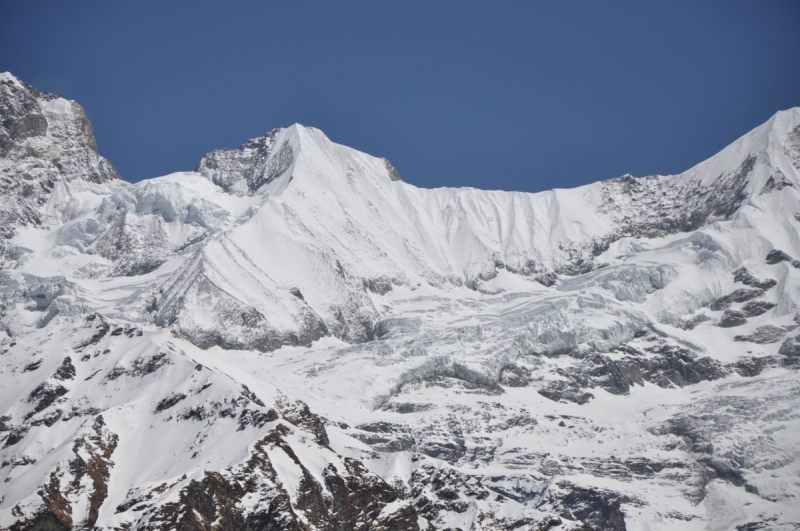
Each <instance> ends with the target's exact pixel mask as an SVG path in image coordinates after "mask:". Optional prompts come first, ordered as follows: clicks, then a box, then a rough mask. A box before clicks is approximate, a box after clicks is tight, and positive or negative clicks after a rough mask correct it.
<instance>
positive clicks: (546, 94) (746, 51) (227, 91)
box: [0, 0, 800, 191]
mask: <svg viewBox="0 0 800 531" xmlns="http://www.w3.org/2000/svg"><path fill="white" fill-rule="evenodd" d="M799 24H800V2H797V1H795V0H787V1H780V0H773V1H769V2H755V1H752V2H740V1H733V0H726V1H719V2H718V1H710V0H709V1H703V2H696V1H677V0H671V1H669V2H644V1H637V2H616V1H609V2H590V1H583V2H572V1H564V2H554V1H552V2H551V1H540V2H533V1H530V2H515V1H510V0H509V1H504V2H488V1H487V2H471V1H458V2H456V1H447V0H437V1H436V2H417V1H404V2H366V1H365V2H350V1H341V2H339V1H337V2H308V1H294V2H286V1H283V2H245V1H236V2H234V1H195V2H182V1H177V0H172V1H169V2H103V3H100V2H81V1H74V2H41V1H35V0H29V1H25V2H10V1H6V2H2V4H0V71H3V70H9V71H11V72H12V73H13V74H15V75H17V76H18V77H20V78H21V79H23V80H24V81H26V82H28V83H30V84H32V85H34V86H36V87H37V88H39V89H41V90H46V91H49V92H54V93H56V94H59V95H61V96H64V97H67V98H70V99H75V100H77V101H78V102H79V103H81V104H82V105H83V106H84V107H85V108H86V109H87V112H88V114H89V117H90V119H91V120H92V122H93V123H94V126H95V133H96V136H97V140H98V144H99V147H100V151H101V153H102V154H103V155H105V156H106V157H107V158H109V159H110V160H111V161H112V162H113V163H114V164H115V165H116V166H117V168H118V169H119V170H120V173H121V174H122V175H123V177H124V178H126V179H128V180H131V181H138V180H140V179H143V178H150V177H155V176H158V175H163V174H166V173H170V172H173V171H180V170H190V169H193V168H194V167H195V165H196V164H197V161H198V160H199V159H200V157H201V156H202V155H203V154H204V153H206V152H207V151H210V150H212V149H215V148H224V147H236V146H238V145H240V144H242V143H243V142H244V141H245V140H247V139H248V138H251V137H255V136H259V135H261V134H263V133H264V132H266V131H268V130H270V129H272V128H275V127H283V126H288V125H290V124H292V123H294V122H300V123H302V124H304V125H310V126H315V127H319V128H320V129H322V130H324V131H325V132H326V133H327V134H328V136H329V137H330V138H332V139H333V140H334V141H336V142H339V143H342V144H346V145H349V146H352V147H354V148H357V149H360V150H362V151H366V152H368V153H371V154H373V155H378V156H385V157H387V158H389V159H390V160H391V161H392V163H393V164H394V165H395V166H396V167H397V168H398V170H399V171H400V173H401V175H402V176H403V178H404V179H405V180H406V181H408V182H411V183H413V184H416V185H419V186H425V187H435V186H474V187H478V188H487V189H505V190H523V191H539V190H545V189H550V188H554V187H571V186H577V185H580V184H585V183H588V182H592V181H596V180H600V179H607V178H611V177H616V176H619V175H622V174H624V173H632V174H634V175H637V176H643V175H649V174H653V173H661V174H667V173H676V172H680V171H683V170H685V169H688V168H689V167H690V166H692V165H694V164H696V163H697V162H700V161H701V160H703V159H705V158H707V157H709V156H711V155H713V154H714V153H716V152H717V151H719V150H720V149H721V148H723V147H724V146H725V145H727V144H728V143H730V142H731V141H733V140H735V139H736V138H737V137H739V136H740V135H742V134H744V133H746V132H747V131H748V130H750V129H752V128H753V127H755V126H757V125H759V124H760V123H762V122H764V121H766V120H767V119H768V118H769V117H770V116H771V115H772V114H773V113H774V112H776V111H778V110H780V109H785V108H789V107H793V106H797V105H800V31H799V30H798V25H799Z"/></svg>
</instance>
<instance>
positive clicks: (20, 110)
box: [0, 73, 119, 251]
mask: <svg viewBox="0 0 800 531" xmlns="http://www.w3.org/2000/svg"><path fill="white" fill-rule="evenodd" d="M0 159H2V161H3V164H2V165H0V237H1V238H0V246H4V245H5V242H4V241H3V240H8V239H9V238H11V237H12V236H13V235H14V234H15V231H16V228H17V227H20V226H40V225H41V224H42V223H43V222H45V221H46V218H47V217H48V212H46V211H45V209H44V207H45V206H46V205H47V203H48V202H49V201H50V199H51V196H52V195H53V193H54V190H56V189H57V188H60V189H65V188H69V184H70V183H73V182H74V181H76V180H77V181H80V183H76V185H77V188H79V189H80V188H92V187H98V186H102V185H104V184H106V183H108V182H110V181H114V180H118V179H119V175H118V174H117V170H116V169H114V166H112V165H111V163H110V162H108V161H107V160H106V159H104V158H103V157H101V156H100V155H99V154H98V153H97V143H96V142H95V139H94V134H93V129H92V124H91V122H89V119H88V118H87V117H86V113H85V112H84V110H83V108H82V107H81V106H80V105H78V104H77V103H75V102H74V101H67V100H65V99H62V98H59V97H58V96H55V95H53V94H47V93H45V92H39V91H38V90H36V89H35V88H33V87H31V86H30V85H27V84H25V83H23V82H21V81H19V80H18V79H17V78H15V77H14V76H12V75H10V74H8V73H3V74H0ZM56 193H57V194H58V192H56ZM62 193H63V192H62ZM59 195H60V194H59ZM70 206H72V208H70ZM63 207H66V208H63V209H61V211H60V212H59V213H58V214H59V215H60V217H61V218H62V221H63V220H65V219H69V217H70V216H71V215H73V214H75V212H74V209H75V208H77V207H78V205H74V204H73V205H69V204H67V205H63ZM4 250H5V247H0V251H4Z"/></svg>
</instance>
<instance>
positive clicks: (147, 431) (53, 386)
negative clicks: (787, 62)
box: [0, 73, 800, 531]
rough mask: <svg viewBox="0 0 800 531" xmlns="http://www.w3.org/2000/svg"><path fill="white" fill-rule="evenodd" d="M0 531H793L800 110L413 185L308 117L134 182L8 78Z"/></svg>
mask: <svg viewBox="0 0 800 531" xmlns="http://www.w3.org/2000/svg"><path fill="white" fill-rule="evenodd" d="M0 157H2V158H0V173H2V174H1V175H0V187H2V188H1V189H0V234H1V236H0V251H1V252H2V257H0V267H2V269H0V386H2V393H0V436H1V437H2V439H1V440H0V444H2V445H3V446H2V449H0V461H2V465H1V466H0V478H2V483H0V528H3V529H6V528H7V529H13V530H34V529H36V530H45V529H47V530H69V529H90V528H91V529H109V530H110V529H120V530H122V529H130V530H133V529H181V530H190V529H191V530H194V529H198V530H200V529H202V530H210V529H226V530H238V529H250V530H253V531H255V530H259V531H261V530H268V529H287V530H290V529H291V530H312V529H319V530H350V529H361V530H367V529H370V530H373V529H374V530H387V531H388V530H416V529H461V530H468V529H474V530H501V529H502V530H505V529H519V530H525V529H528V530H544V529H551V528H557V529H578V528H584V529H612V530H621V529H629V530H656V529H748V530H751V529H797V528H800V509H798V506H797V501H796V499H797V497H798V496H800V482H799V481H798V475H799V474H800V413H798V411H800V409H798V408H799V407H800V381H798V373H797V370H798V368H800V335H798V334H800V317H799V316H798V306H799V305H800V271H798V269H800V260H798V259H800V238H799V237H798V236H800V233H799V232H798V228H799V227H800V109H791V110H788V111H782V112H779V113H777V114H776V115H775V116H773V117H772V118H771V119H770V120H769V121H768V122H766V123H765V124H764V125H762V126H760V127H758V128H757V129H755V130H753V131H751V132H750V133H748V134H747V135H745V136H743V137H742V138H740V139H739V140H737V141H736V142H734V143H733V144H731V145H730V146H728V147H727V148H725V149H724V150H723V151H722V152H720V153H719V154H717V155H715V156H713V157H712V158H710V159H708V160H707V161H705V162H703V163H701V164H699V165H697V166H695V167H694V168H692V169H690V170H688V171H686V172H685V173H683V174H680V175H673V176H650V177H644V178H634V177H632V176H630V175H627V176H624V177H620V178H617V179H612V180H609V181H602V182H597V183H595V184H591V185H588V186H583V187H580V188H576V189H571V190H553V191H549V192H542V193H536V194H528V193H517V192H500V191H483V190H475V189H468V188H462V189H448V188H443V189H434V190H428V189H421V188H417V187H414V186H411V185H409V184H407V183H405V182H403V181H402V180H401V179H400V175H399V173H398V171H397V170H396V169H395V168H394V167H392V165H391V164H390V163H389V162H388V161H387V160H386V159H381V158H376V157H372V156H370V155H367V154H364V153H361V152H359V151H356V150H354V149H351V148H348V147H345V146H341V145H338V144H335V143H334V142H332V141H331V140H330V139H329V138H328V137H327V136H326V135H325V134H324V133H323V132H322V131H319V130H317V129H314V128H309V127H304V126H301V125H293V126H291V127H288V128H286V129H276V130H273V131H270V132H269V133H267V134H266V135H264V136H263V137H261V138H257V139H253V140H250V141H248V142H247V143H245V144H244V145H243V146H242V147H241V148H239V149H233V150H219V151H214V152H212V153H209V154H207V155H206V156H205V157H203V158H202V160H201V161H200V163H199V165H198V166H197V168H196V170H195V171H193V172H182V173H176V174H171V175H167V176H164V177H159V178H155V179H150V180H147V181H142V182H140V183H136V184H131V183H127V182H125V181H122V180H121V179H119V177H118V175H117V173H116V170H114V168H113V166H112V165H111V164H110V163H109V162H108V161H106V160H105V159H103V158H102V157H100V155H99V154H98V153H97V148H96V144H95V142H94V138H93V136H92V129H91V125H90V123H89V121H88V119H87V118H86V115H85V113H84V112H83V110H82V109H81V108H80V106H78V105H77V104H76V103H74V102H69V101H66V100H64V99H61V98H58V97H57V96H53V95H50V94H44V93H40V92H38V91H36V90H35V89H34V88H32V87H30V86H28V85H26V84H24V83H22V82H21V81H19V80H18V79H16V78H15V77H14V76H12V75H11V74H8V73H6V74H0Z"/></svg>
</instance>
